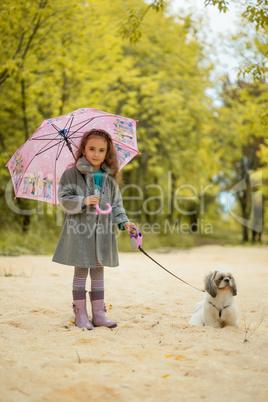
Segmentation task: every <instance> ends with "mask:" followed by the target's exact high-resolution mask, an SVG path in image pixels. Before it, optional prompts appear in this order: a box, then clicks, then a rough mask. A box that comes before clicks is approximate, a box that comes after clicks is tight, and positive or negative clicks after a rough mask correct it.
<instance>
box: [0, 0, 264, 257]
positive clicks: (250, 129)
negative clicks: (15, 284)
mask: <svg viewBox="0 0 268 402" xmlns="http://www.w3.org/2000/svg"><path fill="white" fill-rule="evenodd" d="M148 3H149V2H147V3H146V2H144V1H142V0H135V1H134V0H133V1H131V0H126V1H123V0H113V1H110V0H98V1H95V0H87V1H82V2H77V1H75V0H57V1H51V0H38V1H37V0H36V1H33V2H32V1H31V2H30V1H27V0H24V1H23V0H18V1H16V2H14V1H11V0H4V1H3V2H2V5H1V9H0V16H1V25H0V38H1V59H0V97H1V98H0V101H1V108H0V149H1V153H0V171H1V175H0V205H1V227H0V231H1V232H0V233H1V236H0V253H1V254H6V255H7V254H9V255H10V254H11V255H16V254H19V253H37V254H42V253H43V254H46V253H52V252H53V251H54V249H55V246H56V243H57V240H58V237H59V234H60V231H61V224H62V220H63V211H62V210H61V208H60V207H57V208H55V207H54V206H52V205H47V204H43V203H37V202H35V201H31V200H26V199H16V200H13V195H12V191H13V190H12V186H11V183H10V176H9V172H8V169H7V168H5V165H6V163H7V162H8V160H9V159H10V157H11V156H12V155H13V153H14V152H15V151H16V149H17V148H18V147H19V146H20V145H22V144H23V143H24V142H25V141H26V140H27V139H28V138H29V137H30V136H31V134H33V132H34V131H35V130H36V129H37V127H39V125H40V124H41V123H42V121H43V120H45V119H47V118H50V117H56V116H59V115H62V114H65V113H68V112H70V111H73V110H75V109H78V108H82V107H90V108H96V109H100V110H104V111H107V112H110V113H115V114H118V115H122V116H128V117H131V118H133V119H137V120H139V122H138V123H137V139H138V146H139V150H140V152H141V155H139V156H137V157H135V159H133V160H132V161H131V162H130V163H129V164H128V165H127V166H126V167H125V168H124V170H123V172H122V178H123V184H122V188H121V190H122V195H123V198H124V206H125V208H126V210H127V213H128V215H129V218H130V219H131V220H132V221H134V222H136V223H137V225H138V226H139V227H140V229H141V230H142V231H143V234H144V247H145V248H147V249H148V248H156V247H170V246H173V247H190V246H193V245H199V244H205V243H214V242H218V243H221V244H224V243H229V244H238V243H241V242H243V243H245V244H251V242H252V241H253V242H254V241H255V242H256V241H259V239H260V235H261V240H262V242H263V243H266V244H267V241H268V230H267V227H268V213H267V212H266V210H265V206H266V204H267V197H268V190H267V183H268V167H267V162H268V130H267V125H268V118H267V101H268V92H267V68H266V67H267V64H265V62H264V61H263V60H265V57H266V56H267V48H268V41H267V34H268V28H267V24H265V23H264V24H263V25H261V26H258V24H256V21H254V18H253V17H252V19H251V22H250V23H251V24H252V29H251V30H245V29H244V28H243V25H242V23H241V33H240V34H239V35H237V36H236V37H234V38H233V47H234V50H235V51H236V52H237V54H241V52H242V53H243V52H244V54H247V55H248V57H247V61H248V64H246V65H244V64H243V65H241V74H240V76H239V78H238V79H237V82H235V83H233V82H230V80H229V78H228V71H226V74H225V75H224V76H222V77H219V78H218V79H217V81H215V80H213V81H212V80H211V78H210V77H211V71H212V70H213V67H214V66H213V65H212V63H211V60H210V58H209V51H210V50H209V47H208V45H207V43H204V42H203V41H202V40H201V39H200V35H198V33H199V32H200V31H202V29H203V27H202V22H194V20H193V19H192V17H191V15H184V16H183V17H182V16H181V15H173V14H170V13H169V8H168V5H167V6H166V8H165V9H162V7H161V6H162V3H167V2H160V1H155V2H150V3H151V4H152V5H153V6H152V7H151V8H150V7H149V8H148ZM206 3H209V2H208V1H207V2H206ZM212 3H213V2H212ZM214 3H219V5H221V4H222V3H224V2H222V1H220V2H216V1H215V2H214ZM260 3H261V2H260ZM262 3H263V4H264V5H265V4H266V6H267V2H266V1H263V2H262ZM143 10H146V12H144V13H143ZM142 13H143V14H142ZM142 15H143V17H142V18H141V16H142ZM266 16H267V9H266ZM266 18H267V17H266ZM248 19H249V20H250V13H249V14H248ZM249 20H247V21H246V23H247V24H249ZM137 28H138V29H140V31H139V30H137ZM249 31H250V33H248V32H249ZM208 88H214V89H215V90H216V91H217V99H218V102H217V106H216V105H215V103H214V102H213V100H212V99H211V97H209V96H208V95H207V89H208ZM228 200H229V201H230V205H229V204H228ZM229 206H230V207H231V210H229ZM128 240H129V239H128V236H127V235H126V234H125V233H122V234H120V236H119V238H118V241H119V248H120V250H124V251H125V250H128V251H130V247H129V241H128Z"/></svg>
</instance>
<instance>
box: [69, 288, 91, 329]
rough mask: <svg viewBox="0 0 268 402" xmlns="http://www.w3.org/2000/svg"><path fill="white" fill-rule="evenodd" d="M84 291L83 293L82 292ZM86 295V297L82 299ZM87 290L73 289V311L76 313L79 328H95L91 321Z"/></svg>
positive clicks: (76, 322) (76, 323)
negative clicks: (88, 312)
mask: <svg viewBox="0 0 268 402" xmlns="http://www.w3.org/2000/svg"><path fill="white" fill-rule="evenodd" d="M81 293H82V294H81ZM81 297H84V299H81ZM86 303H87V301H86V292H81V291H79V292H78V291H75V290H73V312H74V314H75V325H76V326H77V327H79V328H86V329H88V330H89V331H90V330H91V329H93V327H92V325H91V324H90V322H89V319H88V315H87V306H86Z"/></svg>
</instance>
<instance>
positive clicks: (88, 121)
mask: <svg viewBox="0 0 268 402" xmlns="http://www.w3.org/2000/svg"><path fill="white" fill-rule="evenodd" d="M93 119H94V117H92V118H91V119H89V120H87V122H86V123H85V124H83V125H82V126H80V127H79V128H78V129H77V130H76V131H74V132H72V133H71V134H70V135H69V136H68V138H70V137H72V136H73V135H74V134H75V133H77V131H79V130H80V129H81V128H83V127H85V126H86V125H87V124H88V123H90V122H91V121H92V120H93Z"/></svg>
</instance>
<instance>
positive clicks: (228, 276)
mask: <svg viewBox="0 0 268 402" xmlns="http://www.w3.org/2000/svg"><path fill="white" fill-rule="evenodd" d="M205 290H206V291H207V292H208V293H209V294H210V296H212V297H216V296H217V294H218V292H220V291H231V293H232V295H233V296H236V294H237V288H236V283H235V280H234V277H233V274H232V273H231V271H228V270H226V269H224V268H220V269H218V270H217V271H214V272H211V273H210V274H208V275H207V276H206V278H205Z"/></svg>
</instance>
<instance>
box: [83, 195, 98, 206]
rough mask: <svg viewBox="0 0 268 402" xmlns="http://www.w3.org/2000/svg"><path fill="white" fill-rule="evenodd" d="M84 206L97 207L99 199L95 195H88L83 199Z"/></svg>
mask: <svg viewBox="0 0 268 402" xmlns="http://www.w3.org/2000/svg"><path fill="white" fill-rule="evenodd" d="M83 203H84V205H98V204H99V203H100V200H99V197H98V196H97V195H90V196H89V197H86V198H84V201H83Z"/></svg>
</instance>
